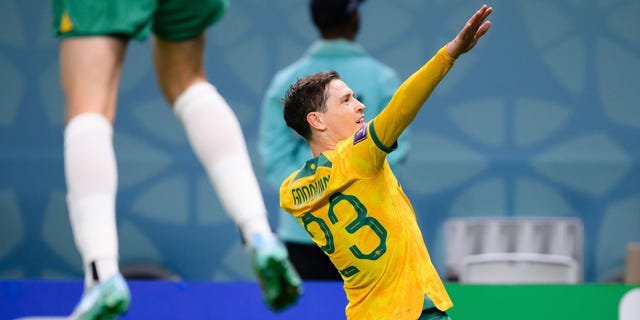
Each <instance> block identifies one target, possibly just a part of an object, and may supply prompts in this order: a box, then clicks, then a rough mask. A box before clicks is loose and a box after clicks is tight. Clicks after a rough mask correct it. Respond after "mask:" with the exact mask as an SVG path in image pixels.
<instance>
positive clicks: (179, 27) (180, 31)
mask: <svg viewBox="0 0 640 320" xmlns="http://www.w3.org/2000/svg"><path fill="white" fill-rule="evenodd" d="M228 7H229V1H228V0H190V1H184V0H159V5H158V10H157V11H156V13H155V17H154V23H153V32H154V33H155V34H156V35H157V36H158V37H160V38H163V39H166V40H172V41H182V40H187V39H193V38H195V37H197V36H199V35H200V34H201V33H202V32H204V30H206V29H207V28H208V27H209V26H210V25H212V24H214V23H216V22H217V21H218V20H220V18H222V16H223V15H224V13H225V12H226V11H227V8H228Z"/></svg>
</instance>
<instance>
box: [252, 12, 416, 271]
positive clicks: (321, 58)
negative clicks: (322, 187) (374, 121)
mask: <svg viewBox="0 0 640 320" xmlns="http://www.w3.org/2000/svg"><path fill="white" fill-rule="evenodd" d="M361 2H362V0H311V1H309V11H310V15H311V18H312V20H313V24H314V26H315V27H316V29H317V31H318V32H319V34H320V37H321V38H320V39H318V40H316V41H314V42H313V43H312V44H311V46H310V47H309V49H308V50H307V52H306V53H305V54H304V55H303V56H302V57H300V59H298V60H296V61H295V62H294V63H292V64H290V65H289V66H287V67H285V68H284V69H282V70H280V71H278V73H277V74H276V75H275V76H274V77H273V80H272V81H271V84H270V85H269V88H268V89H267V91H266V93H265V96H264V99H263V103H262V114H261V118H260V129H259V135H258V151H259V154H260V157H261V160H262V162H263V165H264V168H265V172H266V179H267V182H268V183H269V184H270V185H271V186H272V187H273V188H274V189H276V190H277V189H278V188H280V184H281V183H282V181H283V180H284V179H285V178H286V177H287V176H288V175H289V174H290V173H291V172H292V171H294V170H295V169H297V168H298V167H299V166H300V163H303V162H304V161H305V160H307V159H309V157H310V156H311V150H309V146H308V145H307V142H306V141H305V140H304V139H303V138H302V137H300V136H299V135H297V134H296V133H295V132H293V131H292V130H291V129H290V128H288V127H287V124H286V123H285V122H284V119H282V104H281V103H280V100H281V98H282V97H283V96H284V95H285V93H286V92H287V89H289V87H290V86H291V84H293V83H294V82H295V81H296V80H298V79H299V78H302V77H305V76H308V75H310V74H313V73H316V72H318V71H324V70H336V71H337V72H338V73H340V77H341V78H342V79H343V80H344V81H345V82H347V83H349V85H350V86H351V88H352V89H353V91H354V94H355V95H356V97H357V98H358V100H360V101H361V102H362V103H364V104H366V105H368V106H369V108H368V109H367V111H368V112H367V115H368V116H370V117H371V118H373V116H375V115H377V114H378V113H379V112H380V110H382V108H383V107H384V106H385V105H386V104H387V103H388V102H389V100H390V99H391V96H393V93H394V92H395V91H396V89H398V86H400V78H399V77H398V75H397V74H396V72H395V71H394V70H393V69H391V67H389V66H387V65H385V64H383V63H382V62H380V61H378V60H376V59H375V58H373V57H372V56H371V55H369V54H368V53H367V51H366V50H365V49H364V48H363V47H362V46H361V45H359V44H358V43H357V42H356V41H355V39H356V36H357V34H358V32H359V30H360V12H359V10H358V7H359V5H360V4H361ZM372 79H375V81H372ZM368 120H370V119H368ZM398 142H399V143H398V148H397V149H396V150H395V151H394V152H393V153H392V154H390V155H389V157H388V158H387V160H388V161H389V165H390V166H391V169H392V170H393V171H394V173H395V174H396V175H398V173H399V170H401V165H402V164H403V163H402V162H403V161H404V160H405V159H406V156H407V153H408V151H409V147H410V146H409V132H408V130H406V131H405V132H403V133H402V135H401V136H400V138H399V140H398ZM279 213H280V214H279V215H278V227H277V233H278V237H279V238H280V239H282V241H283V242H284V244H285V246H286V247H287V250H288V251H289V257H290V259H291V263H293V265H294V266H295V268H296V270H297V271H298V273H299V274H300V277H302V279H305V280H340V279H341V277H340V273H338V271H337V270H336V268H335V267H334V266H333V265H332V264H331V261H329V259H328V257H327V255H326V254H324V252H322V250H320V249H319V248H318V247H317V246H316V245H315V243H313V241H311V238H310V237H309V234H307V232H306V231H305V230H304V229H303V228H302V226H300V224H299V223H298V221H297V220H296V219H295V218H294V217H292V216H291V215H290V214H289V213H287V212H286V211H284V210H280V211H279Z"/></svg>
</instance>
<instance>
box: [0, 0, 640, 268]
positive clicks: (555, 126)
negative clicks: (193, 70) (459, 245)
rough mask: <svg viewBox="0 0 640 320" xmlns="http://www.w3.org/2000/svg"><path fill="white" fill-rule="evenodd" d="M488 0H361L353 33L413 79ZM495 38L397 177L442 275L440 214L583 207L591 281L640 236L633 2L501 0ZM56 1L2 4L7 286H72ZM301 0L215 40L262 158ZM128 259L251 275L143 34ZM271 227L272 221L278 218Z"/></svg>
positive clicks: (244, 14)
mask: <svg viewBox="0 0 640 320" xmlns="http://www.w3.org/2000/svg"><path fill="white" fill-rule="evenodd" d="M481 4H482V2H479V1H462V0H433V1H424V0H395V1H380V0H370V1H367V2H366V3H365V4H364V6H363V7H362V13H363V30H362V32H361V35H360V37H359V40H360V42H361V43H362V44H363V45H364V46H365V47H366V48H368V49H369V50H370V52H371V53H372V54H373V55H374V56H375V57H378V58H379V59H381V60H382V61H383V62H385V63H387V64H388V65H390V66H392V67H394V68H396V70H398V72H399V74H400V75H401V76H402V77H403V78H405V77H407V76H409V75H410V74H411V72H412V71H413V70H415V69H416V68H417V67H419V66H420V65H421V64H422V63H424V62H425V61H426V59H428V58H429V57H430V56H431V55H432V54H433V53H435V51H436V50H437V49H439V48H440V47H441V46H442V45H444V43H445V42H446V41H447V40H449V39H451V38H452V37H453V36H454V35H455V33H456V32H457V31H458V30H459V29H460V28H461V26H462V24H463V22H464V21H465V20H466V18H467V17H468V16H469V15H470V14H471V13H472V12H473V11H474V10H476V9H477V8H478V7H479V6H480V5H481ZM489 4H490V5H491V6H493V7H494V10H495V11H494V13H493V14H492V16H491V20H492V22H493V27H492V30H491V31H490V32H489V34H488V35H487V36H486V38H485V39H483V41H482V42H481V43H480V44H479V46H478V47H477V48H476V49H475V50H474V51H473V52H472V53H471V54H469V55H467V56H464V57H463V58H462V59H460V61H458V62H457V63H456V66H455V68H454V69H453V70H452V71H451V72H450V73H449V75H448V76H447V78H446V79H445V80H444V82H443V83H442V84H441V86H440V87H439V88H438V89H436V91H435V93H434V95H433V96H432V98H431V99H430V100H429V102H428V103H427V105H426V107H425V109H424V110H423V111H422V112H421V114H419V115H418V117H417V119H416V121H415V122H414V124H413V125H412V128H413V129H412V130H413V144H412V151H411V152H410V155H409V160H408V168H407V169H408V170H406V171H405V172H406V173H407V174H406V175H405V176H403V177H401V179H402V181H403V183H404V185H405V189H406V190H407V192H408V195H409V197H410V198H411V199H412V201H413V203H414V206H415V209H416V212H417V213H418V219H419V222H420V225H421V227H422V229H423V231H424V232H423V233H424V236H425V240H426V241H427V244H428V246H429V248H430V251H431V253H432V256H433V259H434V262H435V263H436V267H438V268H439V269H440V270H441V271H444V253H443V250H442V248H443V241H442V238H443V237H442V227H443V223H444V221H445V219H446V218H447V217H454V216H455V217H460V216H577V217H580V218H582V220H583V222H584V227H585V230H584V234H585V252H584V254H585V265H584V268H585V280H586V281H608V280H609V279H611V278H612V277H614V276H616V275H619V274H620V273H621V272H622V270H623V268H624V255H625V250H626V245H627V244H628V243H629V242H631V241H639V240H640V182H639V181H640V166H639V164H640V106H639V102H640V82H639V81H638V75H639V74H640V24H639V23H638V20H637V17H638V16H640V1H637V0H597V1H596V0H591V1H580V0H564V1H554V0H539V1H530V0H520V1H516V0H511V1H506V0H500V1H494V2H491V3H489ZM50 20H51V7H50V3H47V4H46V5H43V4H42V2H41V1H35V0H23V1H17V0H4V1H1V2H0V21H3V24H4V25H3V28H1V29H0V90H1V95H0V97H1V99H2V101H1V102H0V278H78V277H81V275H82V273H81V267H80V256H79V255H78V253H77V251H76V248H75V246H74V244H73V237H72V235H71V229H70V226H69V220H68V217H67V211H66V205H65V201H64V196H65V193H64V192H65V183H64V175H63V163H62V130H63V105H64V103H63V99H62V95H61V91H60V86H59V83H58V76H59V73H58V60H57V59H58V50H57V41H56V39H55V38H54V37H53V36H52V32H51V29H50ZM315 37H316V34H315V30H314V29H313V27H312V25H311V23H310V22H309V18H308V13H307V7H306V1H300V0H272V1H259V0H246V1H234V2H233V3H232V7H231V9H230V11H229V12H228V14H227V16H226V17H225V18H224V19H223V20H222V21H221V23H220V24H219V25H217V27H215V28H214V29H211V30H210V31H209V33H208V40H207V42H208V49H207V54H206V56H207V59H208V62H207V72H208V74H209V75H210V77H211V79H212V81H213V83H214V84H215V85H216V86H217V87H218V89H219V90H220V92H221V93H222V94H223V95H224V96H225V97H226V98H227V100H228V101H229V103H230V104H231V106H232V107H233V109H234V110H235V111H236V113H237V115H238V117H239V118H240V121H241V123H242V126H243V129H244V132H245V135H246V137H247V140H248V145H249V148H250V151H251V157H252V160H253V162H254V165H255V166H256V172H257V174H258V176H259V179H261V184H262V186H263V187H264V190H265V198H266V201H267V205H268V207H269V209H270V210H271V211H272V212H274V213H275V212H276V207H277V194H276V191H275V190H272V189H269V188H268V187H267V184H266V183H264V181H262V169H261V167H260V164H259V161H258V157H257V153H256V152H255V150H256V143H255V141H256V134H257V130H256V129H257V128H256V126H257V123H258V118H259V116H260V115H259V105H260V102H261V98H262V94H263V91H264V90H265V89H266V87H267V84H268V82H269V81H270V79H271V77H272V76H273V74H274V73H275V72H276V71H277V70H278V69H280V68H282V67H284V66H285V65H286V64H288V63H290V62H291V61H293V60H294V59H296V58H297V57H299V56H300V55H301V54H302V53H303V52H304V51H305V50H306V48H307V47H308V45H309V44H310V43H311V42H312V41H313V40H314V39H315ZM119 99H120V104H119V110H118V115H117V122H116V128H115V130H116V134H115V146H116V152H117V154H118V165H119V169H120V172H119V183H120V189H119V194H118V204H117V210H118V219H119V228H120V248H121V260H122V265H123V266H127V265H131V264H136V263H155V264H158V265H161V266H163V267H164V268H166V269H169V270H172V271H174V272H175V273H177V274H179V275H180V276H182V277H183V278H184V279H185V280H218V281H225V280H246V279H252V278H253V275H252V274H251V271H250V267H249V263H248V257H247V255H246V254H245V252H244V251H243V249H242V246H241V244H240V241H239V236H238V233H237V231H236V229H235V227H234V225H233V224H232V223H231V221H230V220H229V219H228V218H227V217H226V215H224V214H223V212H222V211H221V206H220V204H219V203H218V201H217V199H216V198H215V194H214V192H213V189H212V188H211V187H210V186H209V184H208V181H207V180H206V175H205V173H204V171H203V170H202V169H201V167H200V165H199V164H198V162H197V161H196V158H195V156H194V155H193V153H192V152H191V150H190V148H189V146H188V143H187V141H186V139H185V135H184V132H183V129H182V127H181V126H179V124H178V121H177V120H176V119H175V118H174V117H173V114H172V113H171V111H170V109H169V108H168V105H167V103H166V102H164V100H163V99H162V97H161V95H160V93H159V90H158V88H157V86H156V82H155V78H154V74H153V70H152V65H151V59H150V51H149V41H148V40H147V41H146V42H133V43H132V44H131V45H130V48H129V51H128V54H127V60H126V63H125V71H124V74H123V79H122V83H121V93H120V95H119ZM271 219H272V220H271V222H272V223H273V224H274V225H275V223H277V221H275V219H276V215H275V214H273V215H272V216H271Z"/></svg>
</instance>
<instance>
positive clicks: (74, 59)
mask: <svg viewBox="0 0 640 320" xmlns="http://www.w3.org/2000/svg"><path fill="white" fill-rule="evenodd" d="M125 48H126V42H125V41H124V40H122V39H118V38H112V37H78V38H69V39H65V40H62V42H61V43H60V78H61V82H62V89H63V92H64V96H65V100H66V109H67V110H66V117H67V120H69V119H71V118H73V117H74V116H76V115H78V114H80V113H85V112H96V113H100V114H102V115H104V116H105V117H107V118H108V119H109V120H111V121H113V118H114V116H115V105H116V97H117V91H118V81H119V78H120V73H121V70H122V63H123V59H124V52H125Z"/></svg>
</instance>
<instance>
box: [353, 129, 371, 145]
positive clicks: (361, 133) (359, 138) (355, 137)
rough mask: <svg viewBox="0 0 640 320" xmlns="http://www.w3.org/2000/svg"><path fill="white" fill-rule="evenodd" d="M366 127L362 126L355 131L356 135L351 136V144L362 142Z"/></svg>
mask: <svg viewBox="0 0 640 320" xmlns="http://www.w3.org/2000/svg"><path fill="white" fill-rule="evenodd" d="M367 125H368V124H366V125H364V126H362V127H360V129H358V131H356V134H354V135H353V144H356V143H358V142H361V141H363V140H364V139H366V138H367Z"/></svg>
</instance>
